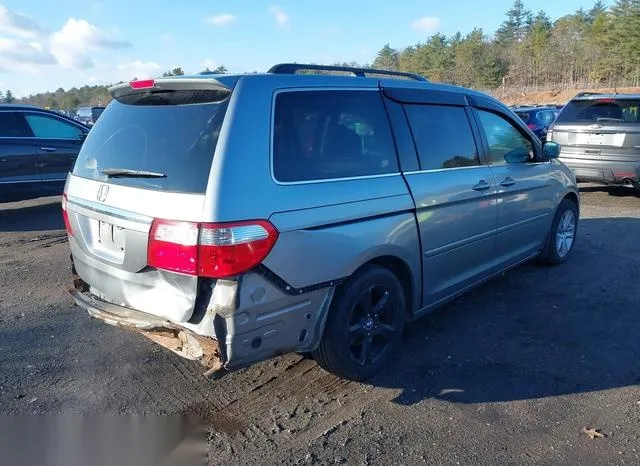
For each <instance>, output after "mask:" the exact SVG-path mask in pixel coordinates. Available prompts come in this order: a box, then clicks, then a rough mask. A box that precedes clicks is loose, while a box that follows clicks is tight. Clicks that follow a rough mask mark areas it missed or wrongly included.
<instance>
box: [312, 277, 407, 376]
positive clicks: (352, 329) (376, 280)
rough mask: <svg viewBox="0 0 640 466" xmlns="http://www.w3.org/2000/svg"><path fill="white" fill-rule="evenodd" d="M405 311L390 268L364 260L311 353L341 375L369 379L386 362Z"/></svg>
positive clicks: (335, 302) (337, 300)
mask: <svg viewBox="0 0 640 466" xmlns="http://www.w3.org/2000/svg"><path fill="white" fill-rule="evenodd" d="M405 317H406V298H405V295H404V290H403V288H402V285H401V284H400V282H399V281H398V278H397V277H396V276H395V275H394V274H393V273H392V272H391V271H389V270H388V269H385V268H382V267H378V266H373V265H371V266H366V267H364V268H363V269H361V270H360V271H359V272H358V273H357V274H356V275H354V276H353V277H352V278H351V279H349V281H347V283H346V284H344V285H343V286H342V287H341V288H340V289H339V290H338V291H337V293H336V295H335V297H334V299H333V302H332V303H331V308H330V309H329V316H328V318H327V323H326V326H325V330H324V334H323V335H322V340H321V342H320V345H319V346H318V348H317V349H316V350H315V351H313V358H314V359H315V360H316V362H317V363H318V365H320V367H322V368H323V369H325V370H326V371H328V372H331V373H333V374H335V375H337V376H339V377H342V378H345V379H349V380H355V381H361V380H366V379H368V378H370V377H372V376H373V375H375V374H377V373H378V372H380V371H381V370H382V369H383V368H384V367H386V366H387V365H388V363H389V360H390V358H391V355H392V353H393V350H394V349H395V348H396V347H397V345H398V342H399V341H400V339H401V337H402V331H403V330H404V324H405Z"/></svg>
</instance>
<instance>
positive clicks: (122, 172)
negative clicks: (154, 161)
mask: <svg viewBox="0 0 640 466" xmlns="http://www.w3.org/2000/svg"><path fill="white" fill-rule="evenodd" d="M101 173H102V174H103V175H106V176H108V177H110V178H115V177H128V178H166V177H167V175H165V174H164V173H159V172H150V171H146V170H131V169H129V168H105V169H104V170H102V172H101Z"/></svg>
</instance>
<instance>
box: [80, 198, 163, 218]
mask: <svg viewBox="0 0 640 466" xmlns="http://www.w3.org/2000/svg"><path fill="white" fill-rule="evenodd" d="M67 202H68V204H67V205H75V206H77V207H80V208H81V209H87V210H91V211H93V212H96V213H98V214H106V215H110V216H112V217H116V218H120V219H122V220H129V221H132V222H137V223H143V224H145V225H149V224H151V222H153V218H152V217H147V216H146V215H141V214H136V213H133V212H129V211H127V210H122V209H118V208H116V207H111V206H108V205H104V204H100V203H98V202H93V201H88V200H86V199H80V198H78V197H73V196H67ZM70 210H73V209H70Z"/></svg>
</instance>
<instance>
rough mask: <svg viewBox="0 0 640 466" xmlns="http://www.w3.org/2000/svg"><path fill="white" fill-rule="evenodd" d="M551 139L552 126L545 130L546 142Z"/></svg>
mask: <svg viewBox="0 0 640 466" xmlns="http://www.w3.org/2000/svg"><path fill="white" fill-rule="evenodd" d="M552 138H553V126H549V129H548V130H547V141H551V139H552Z"/></svg>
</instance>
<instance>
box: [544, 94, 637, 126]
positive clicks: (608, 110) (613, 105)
mask: <svg viewBox="0 0 640 466" xmlns="http://www.w3.org/2000/svg"><path fill="white" fill-rule="evenodd" d="M639 108H640V99H639V100H630V99H598V100H573V101H571V102H569V103H568V104H567V106H566V107H565V108H564V109H563V110H562V112H560V115H558V119H557V120H556V122H557V123H575V124H585V123H587V124H595V123H618V124H638V123H640V118H639V113H638V109H639Z"/></svg>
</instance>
